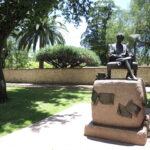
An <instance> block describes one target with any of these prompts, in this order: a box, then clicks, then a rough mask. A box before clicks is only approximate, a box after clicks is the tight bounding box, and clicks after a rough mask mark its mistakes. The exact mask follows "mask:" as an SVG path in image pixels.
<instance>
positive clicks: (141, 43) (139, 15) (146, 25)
mask: <svg viewBox="0 0 150 150" xmlns="http://www.w3.org/2000/svg"><path fill="white" fill-rule="evenodd" d="M131 14H132V16H133V18H132V23H133V24H134V29H135V30H134V33H136V34H140V38H139V39H138V40H137V42H138V44H137V48H138V49H139V52H137V54H140V57H141V59H142V60H143V63H144V64H147V65H149V64H150V15H149V14H150V1H149V0H131Z"/></svg>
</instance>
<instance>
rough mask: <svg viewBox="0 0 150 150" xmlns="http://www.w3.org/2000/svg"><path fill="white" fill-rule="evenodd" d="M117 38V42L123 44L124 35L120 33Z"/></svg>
mask: <svg viewBox="0 0 150 150" xmlns="http://www.w3.org/2000/svg"><path fill="white" fill-rule="evenodd" d="M116 38H117V42H118V43H121V42H122V41H123V40H124V35H123V34H122V33H118V34H117V36H116Z"/></svg>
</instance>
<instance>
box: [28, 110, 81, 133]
mask: <svg viewBox="0 0 150 150" xmlns="http://www.w3.org/2000/svg"><path fill="white" fill-rule="evenodd" d="M80 116H81V115H79V114H78V113H77V112H72V113H69V114H62V115H53V116H50V117H48V118H46V119H43V120H41V121H39V122H37V123H34V124H32V125H30V126H29V128H31V130H32V131H33V132H39V131H40V130H41V129H42V128H49V127H50V125H55V124H57V123H59V124H61V125H65V124H67V123H68V122H71V121H72V120H74V119H76V118H77V117H80Z"/></svg>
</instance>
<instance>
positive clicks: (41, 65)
mask: <svg viewBox="0 0 150 150" xmlns="http://www.w3.org/2000/svg"><path fill="white" fill-rule="evenodd" d="M43 68H44V62H43V61H39V69H43Z"/></svg>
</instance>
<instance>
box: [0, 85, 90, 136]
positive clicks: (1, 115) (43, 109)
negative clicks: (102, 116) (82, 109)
mask: <svg viewBox="0 0 150 150" xmlns="http://www.w3.org/2000/svg"><path fill="white" fill-rule="evenodd" d="M8 97H9V101H8V102H7V103H5V104H0V136H1V135H5V134H7V133H10V132H12V131H14V130H17V129H19V128H22V127H25V126H27V125H30V124H32V123H35V122H37V121H39V120H41V119H43V118H46V117H48V116H50V115H53V114H55V113H57V112H60V111H61V110H64V109H65V108H67V107H70V106H71V105H73V104H75V103H79V102H90V98H91V91H87V90H52V89H42V88H14V87H13V88H12V87H11V88H10V87H9V88H8Z"/></svg>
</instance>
